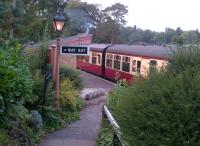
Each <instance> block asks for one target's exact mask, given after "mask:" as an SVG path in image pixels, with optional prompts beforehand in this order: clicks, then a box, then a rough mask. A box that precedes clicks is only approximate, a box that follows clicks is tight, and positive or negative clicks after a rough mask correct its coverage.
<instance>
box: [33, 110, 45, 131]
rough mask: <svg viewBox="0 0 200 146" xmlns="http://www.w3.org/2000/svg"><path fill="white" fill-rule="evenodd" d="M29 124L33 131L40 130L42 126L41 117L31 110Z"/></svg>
mask: <svg viewBox="0 0 200 146" xmlns="http://www.w3.org/2000/svg"><path fill="white" fill-rule="evenodd" d="M30 113H31V124H32V127H33V129H34V130H37V129H40V128H41V127H42V125H43V120H42V116H41V115H40V114H39V112H38V111H36V110H32V111H31V112H30Z"/></svg>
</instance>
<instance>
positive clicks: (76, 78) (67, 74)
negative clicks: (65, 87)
mask: <svg viewBox="0 0 200 146" xmlns="http://www.w3.org/2000/svg"><path fill="white" fill-rule="evenodd" d="M60 78H61V80H64V79H66V78H67V79H69V80H70V81H72V82H73V84H74V86H75V88H76V89H78V90H81V89H82V88H83V81H82V78H81V77H80V72H79V71H76V70H73V69H71V68H68V67H66V66H61V68H60Z"/></svg>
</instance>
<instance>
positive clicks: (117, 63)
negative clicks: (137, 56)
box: [114, 55, 121, 70]
mask: <svg viewBox="0 0 200 146" xmlns="http://www.w3.org/2000/svg"><path fill="white" fill-rule="evenodd" d="M120 66H121V56H119V55H115V56H114V69H117V70H120Z"/></svg>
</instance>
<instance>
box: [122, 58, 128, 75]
mask: <svg viewBox="0 0 200 146" xmlns="http://www.w3.org/2000/svg"><path fill="white" fill-rule="evenodd" d="M122 71H125V72H129V71H130V57H127V56H123V59H122Z"/></svg>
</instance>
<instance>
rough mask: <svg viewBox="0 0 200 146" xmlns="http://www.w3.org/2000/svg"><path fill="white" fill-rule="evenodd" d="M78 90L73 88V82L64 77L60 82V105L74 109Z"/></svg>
mask: <svg viewBox="0 0 200 146" xmlns="http://www.w3.org/2000/svg"><path fill="white" fill-rule="evenodd" d="M78 96H79V93H78V91H77V90H76V89H75V88H74V86H73V82H72V81H70V80H68V79H65V80H64V81H62V83H61V91H60V99H61V104H62V107H64V108H68V109H70V110H72V111H76V110H77V108H76V106H77V97H78Z"/></svg>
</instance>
